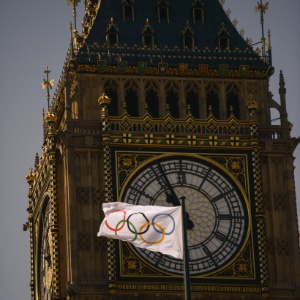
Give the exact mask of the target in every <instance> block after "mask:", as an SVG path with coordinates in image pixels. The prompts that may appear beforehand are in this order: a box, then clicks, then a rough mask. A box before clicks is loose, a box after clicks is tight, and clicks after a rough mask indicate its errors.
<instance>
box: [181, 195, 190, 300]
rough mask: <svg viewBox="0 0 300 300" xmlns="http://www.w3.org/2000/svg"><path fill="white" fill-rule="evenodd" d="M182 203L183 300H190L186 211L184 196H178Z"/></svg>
mask: <svg viewBox="0 0 300 300" xmlns="http://www.w3.org/2000/svg"><path fill="white" fill-rule="evenodd" d="M180 199H181V201H182V204H181V208H182V229H183V230H182V231H183V233H182V234H183V237H182V238H183V251H184V257H183V263H184V295H185V298H184V299H185V300H192V295H191V281H190V268H189V249H188V241H187V220H186V212H185V197H184V196H182V197H180Z"/></svg>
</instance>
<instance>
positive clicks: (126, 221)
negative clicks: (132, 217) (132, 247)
mask: <svg viewBox="0 0 300 300" xmlns="http://www.w3.org/2000/svg"><path fill="white" fill-rule="evenodd" d="M120 223H124V224H123V226H122V227H121V228H123V227H124V225H125V223H127V226H128V223H130V225H131V226H132V227H133V228H134V230H135V232H132V231H131V230H130V231H131V232H132V233H134V234H135V236H134V238H133V239H132V240H131V242H134V241H135V240H136V239H137V237H138V233H137V230H136V228H135V227H134V225H133V224H132V223H131V222H129V221H128V219H127V220H121V221H119V223H118V224H117V225H116V229H117V228H118V226H119V224H120ZM128 228H129V226H128ZM115 235H118V233H117V230H116V231H115Z"/></svg>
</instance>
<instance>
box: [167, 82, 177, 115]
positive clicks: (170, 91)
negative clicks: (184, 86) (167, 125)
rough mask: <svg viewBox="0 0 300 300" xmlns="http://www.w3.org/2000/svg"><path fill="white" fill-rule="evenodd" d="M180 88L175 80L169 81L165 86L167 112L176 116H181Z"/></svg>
mask: <svg viewBox="0 0 300 300" xmlns="http://www.w3.org/2000/svg"><path fill="white" fill-rule="evenodd" d="M178 90H179V88H178V87H176V83H175V82H168V83H167V85H166V88H165V92H166V105H167V112H169V114H170V115H171V116H172V117H174V118H179V97H178Z"/></svg>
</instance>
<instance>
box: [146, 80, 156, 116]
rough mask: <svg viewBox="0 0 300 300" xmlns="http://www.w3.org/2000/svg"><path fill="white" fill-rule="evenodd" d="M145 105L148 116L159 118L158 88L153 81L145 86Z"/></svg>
mask: <svg viewBox="0 0 300 300" xmlns="http://www.w3.org/2000/svg"><path fill="white" fill-rule="evenodd" d="M145 94H146V105H147V111H148V113H149V115H150V116H151V117H153V118H158V117H159V98H158V86H157V84H156V82H155V81H150V82H148V83H147V84H146V85H145Z"/></svg>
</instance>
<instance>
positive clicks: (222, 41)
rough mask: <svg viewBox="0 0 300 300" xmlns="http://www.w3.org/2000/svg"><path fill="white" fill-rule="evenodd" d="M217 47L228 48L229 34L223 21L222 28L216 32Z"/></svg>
mask: <svg viewBox="0 0 300 300" xmlns="http://www.w3.org/2000/svg"><path fill="white" fill-rule="evenodd" d="M218 48H219V49H220V50H226V49H230V34H229V32H228V31H227V30H226V29H225V26H224V23H222V28H221V29H220V31H219V32H218Z"/></svg>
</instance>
